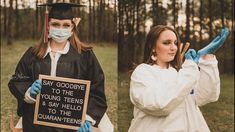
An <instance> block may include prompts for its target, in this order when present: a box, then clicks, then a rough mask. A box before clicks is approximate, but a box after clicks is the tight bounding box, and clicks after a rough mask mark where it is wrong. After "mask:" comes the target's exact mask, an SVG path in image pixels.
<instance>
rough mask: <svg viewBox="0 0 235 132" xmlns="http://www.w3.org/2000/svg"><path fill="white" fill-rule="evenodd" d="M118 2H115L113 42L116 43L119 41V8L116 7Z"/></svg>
mask: <svg viewBox="0 0 235 132" xmlns="http://www.w3.org/2000/svg"><path fill="white" fill-rule="evenodd" d="M116 2H117V0H114V15H113V16H114V19H113V20H114V30H113V39H112V40H113V42H115V41H117V38H116V36H117V6H116V4H117V3H116Z"/></svg>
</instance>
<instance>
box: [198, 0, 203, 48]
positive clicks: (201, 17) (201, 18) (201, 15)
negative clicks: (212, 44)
mask: <svg viewBox="0 0 235 132" xmlns="http://www.w3.org/2000/svg"><path fill="white" fill-rule="evenodd" d="M202 2H203V0H200V4H201V5H200V32H199V34H200V47H201V45H202V22H203V3H202Z"/></svg>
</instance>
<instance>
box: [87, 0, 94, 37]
mask: <svg viewBox="0 0 235 132" xmlns="http://www.w3.org/2000/svg"><path fill="white" fill-rule="evenodd" d="M91 9H92V7H91V0H89V27H88V30H89V33H88V41H92V40H93V38H92V37H93V36H92V35H91V33H92V16H91V15H92V13H91Z"/></svg>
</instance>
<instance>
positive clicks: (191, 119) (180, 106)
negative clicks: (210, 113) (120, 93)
mask: <svg viewBox="0 0 235 132" xmlns="http://www.w3.org/2000/svg"><path fill="white" fill-rule="evenodd" d="M217 63H218V62H217V60H216V58H215V57H214V58H213V59H211V60H203V59H200V60H199V65H198V66H199V67H200V71H199V69H198V66H197V65H196V63H194V62H193V61H192V60H186V61H185V62H184V64H183V65H182V69H180V70H179V71H178V72H177V71H176V70H175V69H174V68H172V67H169V68H168V69H161V68H160V67H159V66H158V65H148V64H140V65H139V66H138V67H137V68H136V69H135V70H134V72H133V74H132V76H131V84H130V99H131V102H132V103H133V104H134V112H133V115H134V118H133V119H132V121H131V126H130V128H129V132H209V131H210V130H209V128H208V126H207V124H206V121H205V119H204V118H203V116H202V113H201V111H200V110H199V107H198V106H201V105H204V104H207V103H209V102H213V101H217V100H218V97H219V93H220V78H219V72H218V67H217ZM192 89H194V93H193V94H190V92H191V91H192Z"/></svg>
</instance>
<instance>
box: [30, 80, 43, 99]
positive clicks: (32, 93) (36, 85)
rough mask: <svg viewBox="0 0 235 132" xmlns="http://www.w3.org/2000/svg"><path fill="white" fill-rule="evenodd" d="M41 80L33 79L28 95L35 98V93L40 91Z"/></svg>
mask: <svg viewBox="0 0 235 132" xmlns="http://www.w3.org/2000/svg"><path fill="white" fill-rule="evenodd" d="M41 88H42V82H41V81H40V80H36V81H34V83H33V84H32V85H31V88H30V96H31V97H32V98H36V96H37V94H38V93H39V92H40V91H41Z"/></svg>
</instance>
